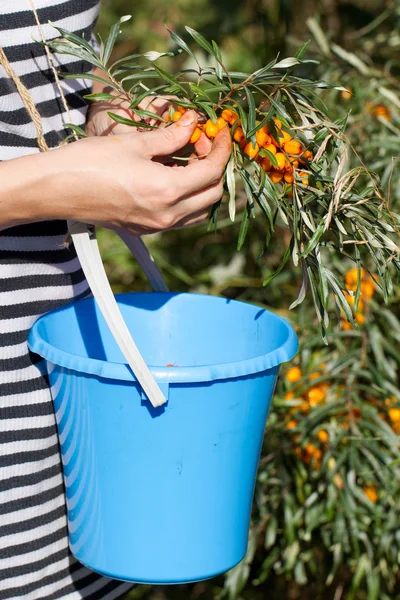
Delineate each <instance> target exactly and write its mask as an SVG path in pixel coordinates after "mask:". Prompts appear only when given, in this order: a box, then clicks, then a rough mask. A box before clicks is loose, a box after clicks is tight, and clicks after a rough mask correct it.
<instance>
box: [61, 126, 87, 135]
mask: <svg viewBox="0 0 400 600" xmlns="http://www.w3.org/2000/svg"><path fill="white" fill-rule="evenodd" d="M65 127H66V128H67V129H70V130H71V131H73V132H74V134H75V135H78V136H79V137H82V138H85V137H87V135H86V132H85V130H84V129H82V127H79V125H74V123H65Z"/></svg>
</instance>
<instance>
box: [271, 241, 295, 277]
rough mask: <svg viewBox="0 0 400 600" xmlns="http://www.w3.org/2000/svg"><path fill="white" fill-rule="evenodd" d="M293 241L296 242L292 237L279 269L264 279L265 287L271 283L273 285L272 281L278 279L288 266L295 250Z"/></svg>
mask: <svg viewBox="0 0 400 600" xmlns="http://www.w3.org/2000/svg"><path fill="white" fill-rule="evenodd" d="M293 241H294V240H293V236H292V239H291V240H290V244H289V246H288V247H287V249H286V252H285V254H284V255H283V258H282V260H281V263H280V265H279V267H278V268H277V269H276V270H275V271H274V272H273V273H271V274H270V275H268V276H267V277H266V278H265V279H264V281H263V286H266V285H268V284H269V283H271V281H272V280H273V279H275V277H276V276H277V275H279V273H280V272H281V271H282V269H283V267H284V266H285V265H286V263H287V261H288V260H289V258H290V255H291V254H292V250H293Z"/></svg>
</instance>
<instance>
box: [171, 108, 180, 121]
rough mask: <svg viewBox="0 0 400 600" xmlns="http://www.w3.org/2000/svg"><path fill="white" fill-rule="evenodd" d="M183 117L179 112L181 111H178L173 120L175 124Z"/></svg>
mask: <svg viewBox="0 0 400 600" xmlns="http://www.w3.org/2000/svg"><path fill="white" fill-rule="evenodd" d="M181 116H182V113H181V112H179V110H176V111H175V112H174V114H173V116H172V120H173V121H174V123H176V121H179V119H180V118H181Z"/></svg>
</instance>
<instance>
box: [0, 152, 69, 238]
mask: <svg viewBox="0 0 400 600" xmlns="http://www.w3.org/2000/svg"><path fill="white" fill-rule="evenodd" d="M57 153H58V151H51V152H48V153H42V154H32V155H30V156H24V157H21V158H16V159H14V160H8V161H4V162H2V163H0V231H1V230H3V229H7V228H8V227H13V226H15V225H21V224H24V223H31V222H34V221H43V220H46V219H58V218H68V214H67V213H68V212H69V211H68V208H67V205H66V203H65V189H64V190H63V183H64V184H65V185H67V186H68V185H71V182H69V183H67V182H66V181H64V179H65V175H64V174H63V172H62V170H61V169H60V168H59V165H58V160H57V157H56V156H54V155H55V154H57Z"/></svg>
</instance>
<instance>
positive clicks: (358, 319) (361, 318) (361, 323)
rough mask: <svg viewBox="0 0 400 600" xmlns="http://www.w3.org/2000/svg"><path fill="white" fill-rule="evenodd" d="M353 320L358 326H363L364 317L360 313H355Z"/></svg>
mask: <svg viewBox="0 0 400 600" xmlns="http://www.w3.org/2000/svg"><path fill="white" fill-rule="evenodd" d="M355 318H356V321H357V323H358V324H359V325H363V324H364V323H365V316H364V315H363V314H362V313H361V312H358V313H356V314H355Z"/></svg>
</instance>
